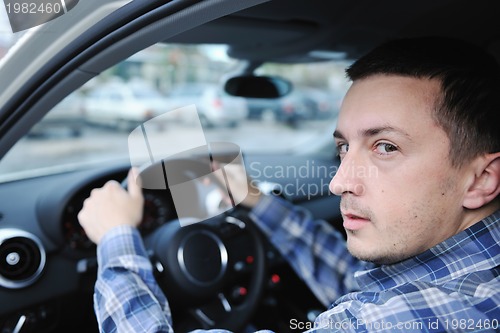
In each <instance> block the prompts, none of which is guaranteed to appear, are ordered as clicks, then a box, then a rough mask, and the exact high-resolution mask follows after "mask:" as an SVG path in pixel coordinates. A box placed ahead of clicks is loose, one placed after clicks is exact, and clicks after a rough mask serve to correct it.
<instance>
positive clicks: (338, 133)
mask: <svg viewBox="0 0 500 333" xmlns="http://www.w3.org/2000/svg"><path fill="white" fill-rule="evenodd" d="M333 137H334V138H335V139H342V140H343V139H345V137H344V135H343V134H342V133H340V132H339V131H338V130H335V132H333Z"/></svg>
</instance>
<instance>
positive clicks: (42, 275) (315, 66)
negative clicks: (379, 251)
mask: <svg viewBox="0 0 500 333" xmlns="http://www.w3.org/2000/svg"><path fill="white" fill-rule="evenodd" d="M499 13H500V3H499V2H496V1H488V0H478V1H475V2H470V1H465V0H459V1H457V0H455V1H451V0H442V1H431V0H422V1H396V0H384V1H377V2H374V1H366V0H360V1H346V0H329V1H325V0H172V1H112V0H106V1H100V2H85V1H80V2H79V3H78V4H77V5H75V6H74V7H73V8H72V9H71V10H70V11H68V12H67V13H66V14H64V15H62V16H60V17H57V18H56V19H54V20H52V21H50V22H47V23H45V24H43V25H40V26H38V27H36V28H33V29H30V30H27V31H25V32H23V33H22V34H21V33H16V34H15V38H14V39H13V45H14V42H15V45H14V47H12V48H11V49H9V52H7V53H6V55H4V56H3V58H2V59H0V78H1V79H0V158H1V159H0V299H1V302H0V331H1V332H16V333H19V332H23V333H24V332H37V333H44V332H97V331H98V327H97V322H96V319H95V315H94V312H93V311H94V310H93V290H94V284H95V281H96V273H97V259H96V247H95V245H94V244H93V243H92V242H91V241H90V240H89V239H88V237H87V236H86V235H85V233H84V231H83V229H82V228H81V226H80V225H79V222H78V218H77V214H78V212H79V211H80V209H81V207H82V205H83V201H84V200H85V199H86V198H87V197H88V196H89V194H90V192H91V190H92V189H93V188H96V187H100V186H102V185H103V184H104V183H106V182H107V181H109V180H116V181H118V182H120V183H122V182H123V181H124V180H125V179H126V175H127V172H128V170H129V168H130V167H131V166H139V167H141V170H142V171H141V172H142V175H143V177H145V178H148V177H149V176H151V177H150V179H151V180H152V181H151V182H152V183H153V185H152V186H150V187H148V188H145V189H144V191H143V193H144V196H145V207H144V216H143V220H142V222H141V225H140V227H139V230H140V232H141V234H142V235H143V238H144V241H145V244H146V247H147V248H148V250H149V251H150V254H151V256H150V258H151V261H152V263H153V267H154V269H155V276H156V278H157V281H158V283H159V284H160V286H161V287H162V290H163V291H164V292H165V294H166V295H167V297H168V299H169V302H170V305H171V308H172V312H173V318H174V328H175V332H188V331H191V330H193V329H196V328H204V329H210V328H228V329H231V330H233V331H235V332H253V331H255V330H258V329H270V330H273V331H275V332H284V333H286V332H299V331H302V330H301V329H299V328H297V327H292V326H291V325H290V320H291V319H292V318H294V319H297V320H299V321H302V322H308V321H309V322H312V321H314V318H315V317H316V316H317V315H318V314H319V313H321V312H322V311H324V310H325V309H326V308H327V307H328V305H326V304H322V303H321V302H320V301H319V299H318V298H317V295H314V293H313V292H312V291H311V290H310V289H309V288H308V287H307V285H306V284H305V283H304V281H302V280H301V279H300V278H299V277H298V276H297V275H296V274H295V272H294V271H293V269H292V268H291V266H290V265H289V264H288V263H287V262H286V261H285V260H284V259H283V258H282V256H281V255H280V253H279V252H278V251H277V250H276V249H275V248H274V247H273V244H271V243H270V242H269V241H267V240H266V239H265V237H263V235H262V234H261V233H260V231H259V230H257V229H256V227H255V226H253V225H252V222H251V218H250V217H249V216H250V214H249V211H248V210H247V209H245V208H244V207H241V206H238V205H237V204H234V201H233V205H227V200H226V199H227V198H226V197H225V196H224V194H221V193H220V184H217V181H214V180H213V179H211V178H209V179H202V178H203V177H202V176H206V175H207V174H208V173H210V170H206V167H207V163H208V162H207V156H208V155H207V153H206V150H203V149H194V148H197V147H198V148H199V147H205V145H206V147H213V151H212V152H211V153H210V154H211V155H210V157H209V158H210V159H215V160H216V161H221V163H230V162H231V161H232V160H233V157H234V156H233V153H234V147H237V149H241V156H242V161H243V162H242V163H243V164H244V166H245V168H246V172H247V173H248V175H249V177H250V179H252V181H253V182H254V184H255V186H258V187H259V188H260V189H261V190H262V191H264V192H266V193H268V195H278V196H281V197H283V198H285V199H286V200H288V201H290V202H292V203H294V204H296V205H299V206H302V207H304V208H306V209H308V210H309V211H310V212H311V213H312V215H313V216H314V217H315V218H316V219H322V220H326V221H328V222H329V223H330V224H331V225H332V226H333V227H334V228H336V229H338V230H339V232H341V233H343V232H344V230H343V228H342V218H341V215H340V210H339V198H338V197H336V196H334V195H333V194H332V193H330V192H329V190H328V184H329V181H330V179H331V177H332V176H333V175H334V174H335V170H336V169H337V168H338V165H339V163H340V162H339V160H338V158H337V155H336V151H335V147H334V142H333V139H332V133H333V131H334V129H335V121H336V117H337V114H338V112H339V109H340V105H341V100H342V96H343V95H344V94H345V92H346V91H347V89H348V87H349V82H347V80H346V79H345V74H344V69H345V68H346V67H347V66H349V64H350V63H351V62H352V61H353V60H355V59H356V58H358V57H360V56H361V55H363V54H364V53H365V52H367V51H368V50H370V49H371V48H373V47H375V46H376V45H378V44H380V43H382V42H384V41H387V40H390V39H394V38H403V37H416V36H430V35H433V36H447V37H453V38H459V39H464V40H467V41H469V42H472V43H475V44H478V45H480V46H482V47H484V48H485V49H487V50H488V51H490V52H491V53H492V54H493V55H494V56H496V57H497V59H500V34H499V32H500V20H498V14H499ZM9 34H10V35H13V34H12V33H10V32H9ZM117 80H118V81H120V82H119V83H120V84H127V85H128V84H130V85H132V82H135V83H137V81H138V82H139V85H142V86H145V85H148V86H152V87H154V88H155V89H156V90H157V91H159V92H160V93H161V94H162V95H163V97H162V101H161V102H160V103H159V105H160V106H161V108H160V110H156V109H154V107H153V106H151V105H147V106H146V105H145V106H144V107H143V104H134V106H136V105H137V106H136V107H134V108H132V110H131V111H130V112H134V109H140V110H137V114H139V111H140V112H141V113H140V115H141V117H142V118H137V117H136V118H133V119H132V118H127V117H126V116H125V115H124V114H125V113H124V112H122V113H119V111H120V110H112V111H110V112H115V111H116V112H117V113H113V114H112V115H111V116H109V115H107V116H106V118H105V120H104V113H105V111H103V110H100V111H98V112H97V113H96V114H97V118H93V120H92V122H88V123H87V122H86V120H85V115H86V108H88V107H90V106H89V105H90V104H87V102H86V100H85V99H84V97H85V96H90V95H91V93H92V91H99V89H100V88H101V87H102V86H103V85H104V84H109V83H110V82H111V83H113V82H115V81H117ZM195 83H196V84H197V83H204V84H205V83H208V84H210V85H212V86H213V85H217V86H218V87H220V89H221V91H222V90H223V91H224V92H223V93H220V95H217V97H211V98H210V99H209V100H202V99H196V100H193V101H189V100H182V101H181V102H179V101H176V102H175V103H174V98H173V96H169V93H171V92H172V91H174V90H175V88H176V86H180V85H181V84H182V85H183V86H185V85H186V84H187V85H189V84H195ZM188 87H189V86H188ZM292 91H296V92H297V91H300V92H301V94H300V96H305V97H294V98H292V97H291V96H292ZM75 95H77V96H78V101H76V100H75V99H73V101H74V102H72V103H73V106H75V105H78V108H77V110H75V109H74V108H73V110H72V112H75V113H78V112H79V114H77V117H78V123H79V124H80V125H81V126H79V127H78V135H77V136H75V135H71V133H70V135H69V136H68V135H65V134H67V133H64V131H65V130H68V129H69V130H70V132H71V130H74V128H75V127H74V125H75V123H74V119H73V121H72V122H71V123H62V125H61V126H59V130H48V132H47V133H45V134H40V133H38V132H37V135H36V136H34V135H31V136H30V133H31V134H33V133H34V132H30V131H31V130H32V129H33V128H34V129H40V128H44V127H40V126H39V125H37V124H40V123H43V122H44V120H45V121H49V119H51V118H50V117H49V116H47V117H45V116H46V115H50V114H51V110H55V109H57V106H58V105H63V104H64V101H66V104H68V103H67V101H68V99H65V98H68V96H75ZM318 96H326V97H318ZM69 98H74V97H69ZM231 99H234V100H231ZM62 101H63V102H62ZM76 103H78V104H76ZM97 104H98V105H99V104H100V105H101V106H102V105H103V102H100V103H97ZM110 105H113V102H111V104H110ZM189 105H194V106H195V109H197V110H196V111H197V112H198V113H196V112H194V113H193V112H191V111H192V110H193V108H190V107H189ZM221 105H222V106H224V105H225V106H226V109H225V111H221V110H220V108H221ZM325 105H326V106H325ZM243 106H244V108H245V112H246V113H244V114H243V113H242V112H243V111H241V110H242V108H243ZM235 109H238V112H237V113H238V116H237V117H235V114H236V111H234V110H235ZM171 110H175V112H170V111H171ZM190 110H191V111H190ZM231 110H233V111H234V112H233V113H232V114H231ZM90 111H91V110H88V113H89V114H90ZM122 111H123V110H122ZM58 112H60V108H59V110H58ZM163 114H165V115H169V116H168V117H167V118H168V119H167V120H165V119H166V118H162V117H163ZM204 114H207V115H210V126H208V123H207V122H206V121H207V120H206V119H203V115H204ZM196 115H197V116H196ZM101 116H102V117H101ZM99 117H101V120H103V121H99ZM207 117H208V116H207ZM96 119H97V120H96ZM228 119H229V120H228ZM137 129H142V133H143V134H144V135H146V134H147V135H148V138H149V140H150V141H149V143H148V149H149V144H150V145H151V147H152V149H150V150H148V149H146V148H144V145H142V146H141V145H139V144H138V141H137V140H134V133H136V131H137ZM73 133H74V132H73ZM141 135H142V134H141ZM217 142H225V143H227V142H229V143H231V144H232V145H230V146H231V147H232V148H231V149H226V148H224V147H229V145H218V144H217ZM137 145H139V146H137ZM216 146H217V147H223V148H220V149H219V150H217V149H215V147H216ZM190 149H194V150H193V151H194V152H193V151H191V153H190V154H188V155H186V154H182V153H183V152H186V151H188V150H190ZM211 149H212V148H211ZM153 157H154V158H153ZM178 162H182V163H181V164H182V167H180V168H181V169H182V170H178V169H179V167H177V169H176V170H177V171H179V172H180V173H181V174H182V175H183V177H185V178H182V180H183V181H187V180H193V181H192V182H190V185H189V186H191V187H190V189H191V190H192V191H193V193H194V195H193V196H192V197H190V198H189V199H187V198H181V199H179V198H176V197H175V195H173V191H174V189H173V187H171V188H169V186H168V184H170V185H172V180H171V179H168V180H167V178H166V176H165V175H164V174H162V168H163V171H165V166H172V168H174V169H175V168H176V166H175V163H178ZM169 163H171V164H169ZM186 166H189V168H188V167H186ZM159 174H160V176H159V177H158V175H159ZM148 179H149V178H148ZM153 180H154V181H153ZM123 184H124V186H126V184H125V183H123ZM175 200H189V204H190V205H189V207H190V209H191V208H192V210H193V213H192V214H193V216H194V215H196V214H195V213H194V212H195V211H201V212H202V213H200V214H201V216H210V217H209V218H207V219H205V220H204V221H202V222H200V223H193V224H191V225H187V226H181V225H180V224H179V218H180V212H179V211H178V210H176V208H178V206H177V205H176V203H175ZM203 214H205V215H203ZM207 214H208V215H207ZM214 240H216V242H215V243H216V244H217V246H218V247H219V248H217V249H214ZM179 248H182V249H183V250H184V253H189V254H186V257H185V261H183V262H182V263H180V262H179V260H178V256H177V254H178V253H179ZM221 248H224V252H225V253H226V255H227V258H225V259H224V261H223V262H222V261H221V262H217V264H216V265H215V266H214V265H212V264H207V263H206V262H205V261H203V260H201V259H199V258H200V257H203V256H207V255H208V256H209V255H210V254H211V253H212V254H214V253H215V254H214V256H217V255H218V253H219V252H218V251H219V250H220V249H221ZM214 251H215V252H214ZM205 280H206V281H205ZM200 281H202V282H203V281H205V282H206V283H205V282H203V283H200Z"/></svg>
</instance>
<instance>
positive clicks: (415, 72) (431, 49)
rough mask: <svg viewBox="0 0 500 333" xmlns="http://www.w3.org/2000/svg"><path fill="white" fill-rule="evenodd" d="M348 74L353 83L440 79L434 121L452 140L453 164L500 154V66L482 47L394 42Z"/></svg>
mask: <svg viewBox="0 0 500 333" xmlns="http://www.w3.org/2000/svg"><path fill="white" fill-rule="evenodd" d="M346 73H347V76H348V78H349V79H351V80H352V81H356V80H359V79H362V78H366V77H369V76H372V75H377V74H384V75H400V76H408V77H415V78H428V79H438V80H439V81H440V82H441V96H439V97H438V98H437V100H436V106H435V110H434V114H433V116H434V119H435V120H436V122H437V124H438V125H439V126H441V127H442V128H443V130H444V131H445V132H446V133H447V135H448V138H449V139H450V154H449V158H450V161H451V164H452V165H453V166H455V167H460V166H462V165H463V164H464V163H465V162H467V161H469V160H471V159H473V158H475V157H477V156H479V155H482V154H486V153H495V152H499V151H500V128H499V127H500V126H499V125H500V98H499V95H500V66H499V64H498V62H497V61H496V60H495V58H494V57H493V56H491V55H490V54H488V53H486V52H485V51H484V50H483V49H482V48H480V47H479V46H476V45H474V44H470V43H467V42H464V41H461V40H457V39H451V38H445V37H419V38H408V39H398V40H393V41H389V42H386V43H384V44H382V45H380V46H379V47H377V48H375V49H374V50H372V51H371V52H369V53H368V54H366V55H365V56H363V57H361V58H360V59H358V60H357V61H356V62H354V63H353V64H352V65H351V66H350V67H349V68H348V69H347V70H346Z"/></svg>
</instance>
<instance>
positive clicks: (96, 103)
mask: <svg viewBox="0 0 500 333" xmlns="http://www.w3.org/2000/svg"><path fill="white" fill-rule="evenodd" d="M168 110H169V108H168V103H167V99H166V98H165V97H164V96H163V95H161V94H160V93H159V92H158V91H157V90H155V89H153V88H151V87H149V86H148V85H145V84H140V83H134V84H125V83H117V82H113V83H110V84H106V85H101V86H98V87H96V88H94V89H93V90H92V91H91V92H90V93H89V94H88V96H87V98H86V101H85V117H86V121H87V122H88V123H91V124H98V125H106V126H111V127H114V128H117V129H119V130H124V131H128V130H131V129H133V128H135V127H136V126H138V125H139V124H141V123H143V122H144V121H147V120H149V119H151V118H154V117H155V116H158V115H160V114H162V113H164V112H166V111H168Z"/></svg>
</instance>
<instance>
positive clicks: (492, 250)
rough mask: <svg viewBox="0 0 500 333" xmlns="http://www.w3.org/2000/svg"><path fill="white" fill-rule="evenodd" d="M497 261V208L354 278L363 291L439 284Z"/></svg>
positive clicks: (499, 248)
mask: <svg viewBox="0 0 500 333" xmlns="http://www.w3.org/2000/svg"><path fill="white" fill-rule="evenodd" d="M499 264H500V210H498V211H496V212H495V213H493V214H492V215H490V216H488V217H486V218H485V219H483V220H481V221H480V222H477V223H475V224H474V225H472V226H471V227H469V228H468V229H466V230H464V231H462V232H460V233H458V234H456V235H455V236H453V237H451V238H448V239H447V240H445V241H444V242H442V243H439V244H438V245H436V246H434V247H432V248H430V249H429V250H427V251H425V252H423V253H421V254H419V255H417V256H415V257H412V258H409V259H407V260H404V261H401V262H399V263H396V264H393V265H382V266H378V267H376V268H373V269H369V270H365V271H361V272H358V273H356V275H355V277H356V280H357V282H358V284H359V286H360V287H361V289H362V290H363V291H381V290H386V289H388V288H391V287H394V286H397V285H401V284H404V283H408V282H411V281H423V282H432V283H435V284H440V283H443V282H444V281H449V280H450V279H454V278H456V277H459V276H462V275H465V274H468V273H471V272H475V271H479V270H484V269H489V268H492V267H495V266H498V265H499Z"/></svg>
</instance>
